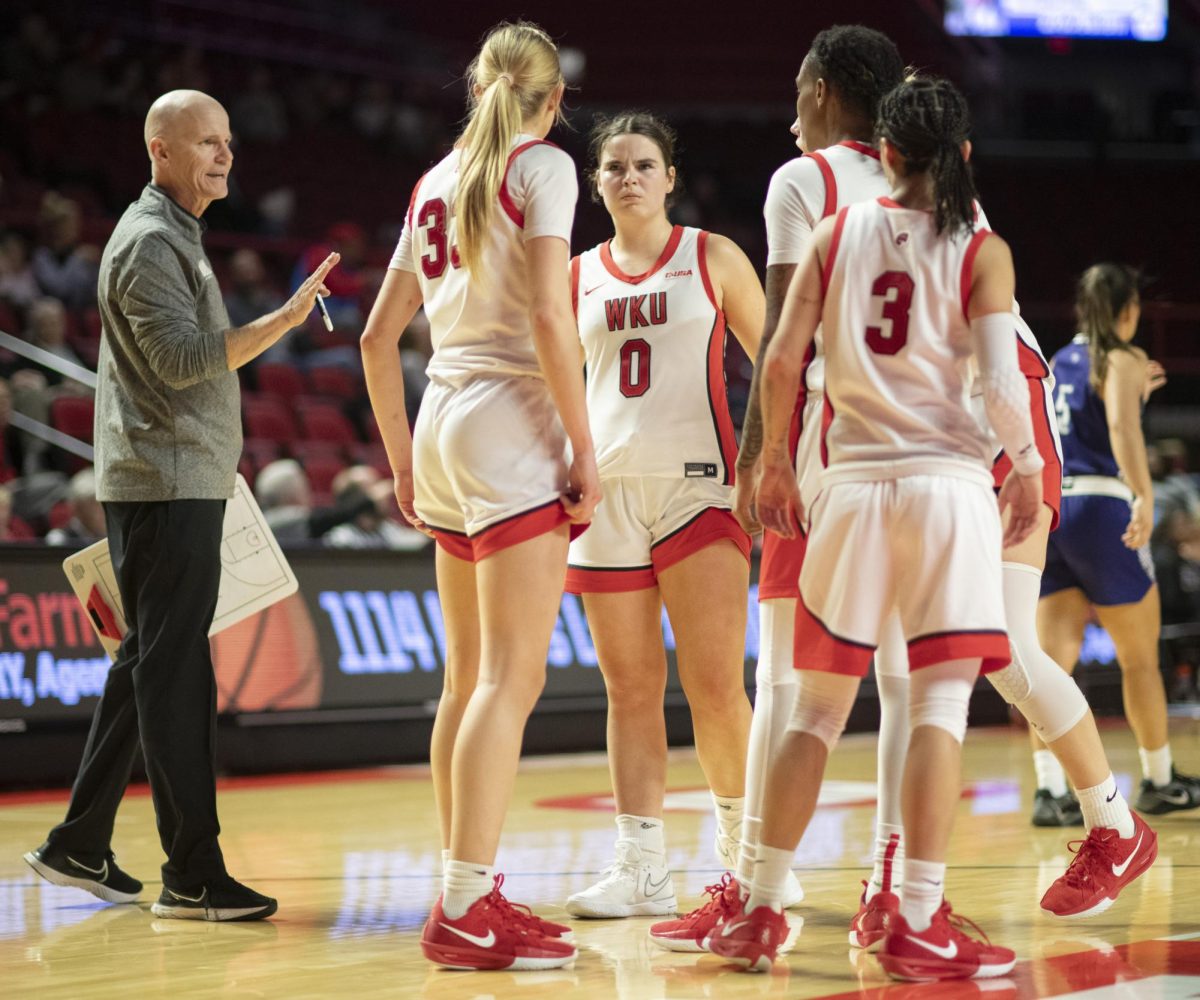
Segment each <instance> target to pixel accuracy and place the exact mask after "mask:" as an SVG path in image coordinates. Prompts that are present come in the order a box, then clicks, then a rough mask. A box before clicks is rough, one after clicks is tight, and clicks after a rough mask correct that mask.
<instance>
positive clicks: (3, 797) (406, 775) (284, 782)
mask: <svg viewBox="0 0 1200 1000" xmlns="http://www.w3.org/2000/svg"><path fill="white" fill-rule="evenodd" d="M426 778H428V772H427V771H426V770H425V769H423V768H419V767H418V768H408V767H404V768H400V767H372V768H360V769H358V770H353V771H305V772H301V773H297V774H253V775H240V776H238V777H234V778H218V779H217V790H218V791H222V792H229V791H237V790H238V789H246V788H283V787H286V786H288V785H329V784H346V783H350V782H360V781H384V780H389V779H391V780H397V781H419V780H422V781H423V780H425V779H426ZM125 794H126V796H129V797H132V798H135V799H138V798H145V797H146V796H148V795H149V794H150V786H149V785H148V784H146V783H145V782H139V783H137V784H131V785H130V786H129V787H128V788H127V789H125ZM70 798H71V793H70V791H69V790H68V789H65V788H44V789H36V790H33V791H28V792H0V806H25V805H33V804H35V803H39V802H66V801H68V800H69V799H70Z"/></svg>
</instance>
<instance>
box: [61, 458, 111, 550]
mask: <svg viewBox="0 0 1200 1000" xmlns="http://www.w3.org/2000/svg"><path fill="white" fill-rule="evenodd" d="M67 506H68V507H70V509H71V519H70V520H69V521H68V522H67V523H66V524H64V525H63V526H62V527H61V528H52V529H51V530H50V531H49V532H48V533H47V534H46V544H47V545H70V546H73V547H74V548H77V549H81V548H83V547H84V546H85V545H91V543H92V542H95V541H98V540H99V539H101V538H103V537H104V536H105V535H106V534H108V529H107V528H106V527H105V524H104V508H103V507H102V506H101V505H100V501H99V500H97V499H96V473H95V471H94V470H93V469H91V468H87V469H80V470H79V471H78V472H77V473H75V475H74V476H72V477H71V483H70V485H69V486H68V487H67Z"/></svg>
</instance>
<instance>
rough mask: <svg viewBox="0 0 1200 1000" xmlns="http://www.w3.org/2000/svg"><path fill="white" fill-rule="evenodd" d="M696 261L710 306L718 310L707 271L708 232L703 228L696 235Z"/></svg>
mask: <svg viewBox="0 0 1200 1000" xmlns="http://www.w3.org/2000/svg"><path fill="white" fill-rule="evenodd" d="M696 262H697V265H698V266H699V268H700V280H701V281H702V282H704V294H705V295H707V296H708V301H709V302H711V303H712V307H713V308H714V309H716V310H717V312H720V311H721V307H720V306H719V305H718V304H717V295H716V292H714V291H713V283H712V278H711V277H710V276H709V273H708V233H706V232H705V231H704V230H703V229H702V230H700V232H699V233H698V234H697V235H696Z"/></svg>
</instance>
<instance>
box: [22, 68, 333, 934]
mask: <svg viewBox="0 0 1200 1000" xmlns="http://www.w3.org/2000/svg"><path fill="white" fill-rule="evenodd" d="M145 139H146V151H147V153H148V154H149V156H150V175H151V182H150V184H148V185H147V186H146V188H145V190H144V191H143V192H142V195H141V197H140V198H139V199H138V200H137V201H136V202H134V203H133V204H132V205H130V206H129V208H128V209H126V211H125V214H124V215H123V216H121V220H120V221H119V222H118V223H117V226H116V228H115V229H114V230H113V234H112V238H111V239H110V240H109V242H108V245H107V246H106V247H105V250H104V256H103V258H102V259H101V262H100V282H99V306H100V316H101V319H102V323H103V337H102V339H101V342H100V360H99V364H98V371H97V377H98V386H97V390H96V426H95V443H96V497H97V499H98V500H100V501H101V503H102V504H103V506H104V516H105V522H106V526H107V529H108V542H109V551H110V554H111V557H112V565H113V570H114V572H115V574H116V578H117V585H118V589H119V590H120V593H121V603H122V604H123V606H124V610H125V617H126V620H127V623H128V631H127V632H126V633H125V635H124V637H123V639H122V642H121V647H120V649H119V650H118V651H117V655H116V659H115V661H114V662H113V665H112V668H111V669H110V670H109V672H108V678H107V680H106V682H105V687H104V693H103V695H102V696H101V698H100V702H99V704H98V705H97V706H96V713H95V715H94V716H93V718H92V727H91V731H90V732H89V734H88V738H87V745H86V747H85V748H84V752H83V763H82V764H81V765H80V769H79V775H78V777H77V778H76V779H75V785H74V788H73V789H72V792H71V804H70V806H69V807H68V809H67V816H66V819H65V820H63V822H62V823H60V824H59V825H58V826H56V827H55V828H54V829H53V830H51V831H50V834H49V837H48V838H47V840H46V842H45V843H44V844H43V845H42V846H41V847H39V848H38V849H37V850H36V851H31V852H30V853H29V854H26V855H25V860H26V861H27V862H29V864H30V865H31V866H32V867H33V868H34V870H35V871H37V873H38V874H39V875H41V876H43V877H44V878H46V879H47V880H49V881H50V882H53V883H54V884H55V885H64V886H73V887H76V888H80V889H85V890H87V891H88V892H91V893H92V894H93V895H95V896H98V897H99V898H101V899H103V900H106V901H108V902H110V903H130V902H133V901H134V900H135V899H136V898H137V896H138V893H139V892H141V890H142V883H141V882H139V881H138V880H137V879H135V878H133V877H132V876H130V875H128V874H127V873H125V872H124V871H122V870H121V869H120V868H119V867H117V863H116V858H115V857H114V855H113V852H112V835H113V824H114V821H115V819H116V813H117V807H118V805H120V802H121V796H122V794H123V793H124V791H125V785H126V784H127V783H128V781H129V773H130V768H131V766H132V764H133V758H134V754H135V753H136V752H137V747H138V742H139V740H140V742H141V746H142V750H143V752H144V754H145V759H146V771H147V773H148V775H149V777H150V791H151V794H152V796H153V799H154V811H155V814H156V816H157V819H158V832H159V837H160V839H161V841H162V848H163V851H164V852H165V853H166V855H167V860H166V863H165V864H164V865H163V866H162V881H163V890H162V894H161V895H160V896H159V898H158V901H157V902H156V903H154V904H153V906H152V907H151V910H152V912H153V913H154V914H155V915H156V916H159V917H180V918H186V919H193V920H258V919H262V918H264V917H269V916H270V915H271V914H272V913H274V912H275V909H276V901H275V900H274V899H271V898H270V897H268V896H264V895H262V894H260V893H257V892H255V891H253V890H252V889H250V888H248V887H246V886H244V885H242V884H241V883H239V882H237V881H235V880H234V879H233V878H232V877H231V876H230V875H229V874H228V872H226V870H225V862H224V859H223V858H222V855H221V848H220V846H219V845H218V843H217V835H218V833H219V832H220V827H219V825H218V823H217V803H216V784H215V778H214V753H213V750H214V735H215V732H216V707H217V689H216V682H215V679H214V677H213V668H212V659H211V657H210V655H209V645H208V630H209V627H210V626H211V625H212V619H213V613H214V611H215V610H216V605H217V586H218V582H219V580H220V575H221V560H220V546H221V528H222V523H223V521H224V515H225V502H226V500H228V499H229V498H230V497H231V496H232V495H233V487H234V476H235V474H236V472H237V463H238V458H239V456H240V454H241V450H242V429H241V416H240V399H239V391H238V378H237V374H236V371H237V369H238V368H240V367H241V366H242V365H244V364H246V363H247V362H248V361H250V360H252V359H253V358H255V357H257V356H258V355H259V354H260V353H262V352H263V351H264V350H266V349H267V348H268V347H270V346H271V345H272V344H274V343H275V341H277V340H278V339H279V338H280V337H282V336H283V335H284V334H285V333H286V332H287V331H288V330H290V329H292V328H293V327H295V326H297V325H299V324H300V323H301V322H302V321H303V320H304V318H305V317H306V316H307V315H308V314H309V312H310V311H311V310H312V308H313V305H314V303H315V301H316V296H317V295H318V294H328V291H327V290H326V289H325V286H324V284H323V280H324V277H325V275H326V274H327V273H328V271H329V269H330V268H331V267H333V266H334V264H336V263H337V259H338V257H337V254H330V256H329V257H328V258H326V260H325V261H324V262H323V263H322V264H321V266H320V267H318V268H317V270H316V271H315V272H314V273H313V274H312V275H311V276H310V277H309V278H308V279H307V280H306V281H305V282H304V283H303V284H302V285H301V286H300V288H299V289H297V291H296V294H295V295H293V296H292V297H291V298H290V299H289V300H288V301H287V302H286V303H284V304H283V305H282V306H281V307H280V308H279V309H277V310H275V311H274V312H271V313H268V314H267V315H265V316H263V317H261V318H260V319H257V320H254V321H253V322H251V323H248V324H246V325H245V326H242V327H237V328H235V329H230V326H229V317H228V315H227V314H226V312H225V306H224V303H223V302H222V300H221V292H220V289H219V288H218V287H217V281H216V279H215V278H214V276H213V269H212V266H211V265H210V264H209V262H208V258H207V257H206V256H205V253H204V246H203V243H202V237H203V235H204V228H205V227H204V223H203V222H201V221H200V217H201V215H203V214H204V211H205V209H207V208H208V206H209V205H210V204H212V202H214V201H216V200H217V199H219V198H224V197H225V196H226V194H228V191H229V187H228V184H229V171H230V169H231V168H232V166H233V150H232V149H231V147H230V143H231V136H230V133H229V117H228V116H227V115H226V113H225V109H224V108H223V107H221V105H220V104H219V103H218V102H217V101H215V100H214V99H213V98H211V97H209V96H208V95H207V94H202V93H200V92H199V91H194V90H176V91H172V92H170V93H168V94H164V95H163V96H162V97H160V98H159V99H158V100H157V101H155V102H154V105H153V106H152V107H151V108H150V111H149V113H148V114H147V115H146V128H145Z"/></svg>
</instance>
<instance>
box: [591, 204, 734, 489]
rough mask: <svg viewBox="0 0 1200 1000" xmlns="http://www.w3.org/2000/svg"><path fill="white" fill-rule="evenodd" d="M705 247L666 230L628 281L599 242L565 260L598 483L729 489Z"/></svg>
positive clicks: (715, 318) (730, 442)
mask: <svg viewBox="0 0 1200 1000" xmlns="http://www.w3.org/2000/svg"><path fill="white" fill-rule="evenodd" d="M707 239H708V234H707V233H706V232H703V231H702V230H699V229H692V228H690V227H683V226H676V227H675V228H674V229H673V230H672V232H671V237H670V239H669V240H668V241H667V245H666V247H664V249H663V252H662V254H661V255H660V256H659V258H658V260H657V261H655V263H654V265H653V266H652V267H651V268H650V269H649V270H648V271H646V272H645V273H644V274H638V275H631V274H626V273H625V272H624V271H622V270H621V268H620V267H618V266H617V263H616V262H615V261H614V260H613V256H612V252H611V250H610V246H609V243H602V244H600V245H599V246H597V247H593V248H592V249H591V250H588V251H587V252H586V253H583V254H581V255H580V256H578V257H576V258H575V259H574V260H572V261H571V288H572V298H573V300H574V303H575V311H576V315H577V317H578V319H579V334H580V337H581V338H582V340H583V347H584V352H585V354H586V358H587V402H588V415H589V417H590V420H591V424H592V436H593V438H594V440H595V444H596V461H597V464H598V466H599V470H600V476H601V478H608V477H612V476H662V477H668V478H692V477H702V478H711V479H715V480H717V481H718V482H721V483H724V484H726V485H729V484H731V483H732V482H733V462H734V458H735V456H736V453H737V446H736V442H735V438H734V433H733V422H732V420H731V419H730V416H729V402H728V398H727V396H726V392H725V367H724V360H725V316H724V313H722V312H721V310H720V309H719V308H718V307H717V304H716V298H715V296H714V294H713V286H712V282H711V281H710V279H709V275H708V267H707V262H706V257H705V244H706V241H707Z"/></svg>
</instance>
